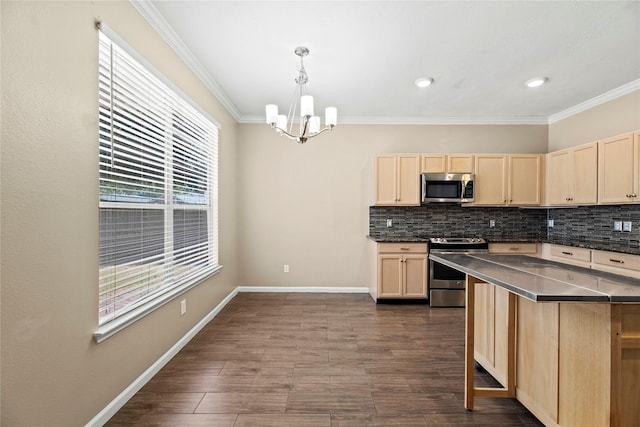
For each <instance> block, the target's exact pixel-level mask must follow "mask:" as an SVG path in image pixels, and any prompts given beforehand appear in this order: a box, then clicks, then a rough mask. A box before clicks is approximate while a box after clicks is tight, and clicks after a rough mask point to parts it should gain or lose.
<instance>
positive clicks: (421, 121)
mask: <svg viewBox="0 0 640 427" xmlns="http://www.w3.org/2000/svg"><path fill="white" fill-rule="evenodd" d="M238 122H240V123H265V121H264V117H262V116H260V117H256V116H242V117H240V119H239V120H238ZM341 124H342V125H546V124H548V119H547V118H546V117H338V126H340V125H341Z"/></svg>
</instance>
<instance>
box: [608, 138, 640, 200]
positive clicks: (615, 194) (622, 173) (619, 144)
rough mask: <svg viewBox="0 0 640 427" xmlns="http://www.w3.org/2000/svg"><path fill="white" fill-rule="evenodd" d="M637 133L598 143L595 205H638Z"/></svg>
mask: <svg viewBox="0 0 640 427" xmlns="http://www.w3.org/2000/svg"><path fill="white" fill-rule="evenodd" d="M639 145H640V138H639V137H638V132H636V133H635V134H634V133H626V134H623V135H618V136H614V137H611V138H607V139H604V140H602V141H598V203H636V202H638V201H640V197H639V196H640V194H639V193H640V191H639V183H638V179H639V178H638V176H639V173H638V169H639V167H640V159H639V157H640V147H638V146H639Z"/></svg>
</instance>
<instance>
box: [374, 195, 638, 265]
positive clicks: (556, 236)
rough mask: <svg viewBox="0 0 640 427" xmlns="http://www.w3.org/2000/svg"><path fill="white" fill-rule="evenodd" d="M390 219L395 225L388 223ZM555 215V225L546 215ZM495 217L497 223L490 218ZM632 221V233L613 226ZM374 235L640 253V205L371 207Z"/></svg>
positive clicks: (434, 205) (553, 216)
mask: <svg viewBox="0 0 640 427" xmlns="http://www.w3.org/2000/svg"><path fill="white" fill-rule="evenodd" d="M387 219H391V220H392V222H393V226H392V227H391V228H387ZM548 219H553V220H554V226H553V228H547V220H548ZM491 220H493V221H495V227H490V226H489V222H490V221H491ZM614 221H631V223H632V228H631V231H630V232H620V231H613V222H614ZM369 234H370V235H371V236H372V237H373V238H378V239H384V238H387V237H389V238H397V237H403V236H416V235H426V236H434V237H435V236H438V237H476V236H480V237H484V238H486V239H488V240H489V241H491V242H499V241H538V242H549V243H556V244H562V245H570V246H582V247H587V248H592V249H601V250H610V251H616V252H625V253H631V254H638V255H640V205H615V206H585V207H577V208H550V209H546V208H541V209H519V208H472V207H462V206H459V205H454V204H433V205H424V206H415V207H373V206H372V207H370V208H369Z"/></svg>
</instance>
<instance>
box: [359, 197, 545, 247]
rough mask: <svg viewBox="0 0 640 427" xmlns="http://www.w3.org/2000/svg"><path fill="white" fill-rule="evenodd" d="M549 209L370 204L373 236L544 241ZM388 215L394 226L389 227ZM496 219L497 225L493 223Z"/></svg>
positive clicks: (370, 232) (370, 221) (370, 229)
mask: <svg viewBox="0 0 640 427" xmlns="http://www.w3.org/2000/svg"><path fill="white" fill-rule="evenodd" d="M546 218H547V210H546V209H518V208H475V207H462V206H460V205H456V204H430V205H423V206H411V207H374V206H372V207H370V208H369V234H370V235H371V236H372V237H385V236H415V235H428V236H430V237H477V236H481V237H484V238H486V239H488V240H489V241H494V242H495V241H504V240H512V241H516V240H517V241H540V240H542V239H544V238H545V237H546V233H547V227H546ZM387 219H391V221H392V223H393V226H392V227H391V228H388V227H387ZM490 221H495V226H494V227H491V226H490Z"/></svg>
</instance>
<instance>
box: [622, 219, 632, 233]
mask: <svg viewBox="0 0 640 427" xmlns="http://www.w3.org/2000/svg"><path fill="white" fill-rule="evenodd" d="M622 231H631V221H624V222H623V223H622Z"/></svg>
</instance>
